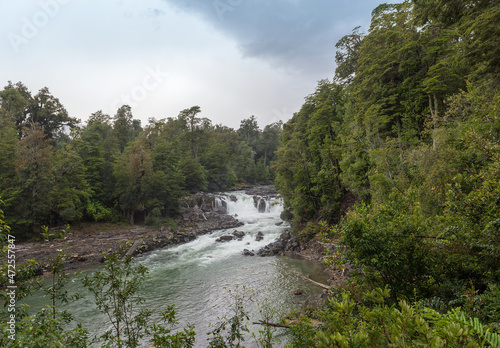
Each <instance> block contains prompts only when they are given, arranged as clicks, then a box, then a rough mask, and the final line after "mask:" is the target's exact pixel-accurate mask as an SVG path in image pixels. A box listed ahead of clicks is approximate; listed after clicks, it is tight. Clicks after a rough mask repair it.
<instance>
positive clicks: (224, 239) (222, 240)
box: [215, 235, 234, 243]
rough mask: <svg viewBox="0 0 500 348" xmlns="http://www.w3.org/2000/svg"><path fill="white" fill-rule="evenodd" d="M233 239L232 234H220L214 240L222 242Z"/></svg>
mask: <svg viewBox="0 0 500 348" xmlns="http://www.w3.org/2000/svg"><path fill="white" fill-rule="evenodd" d="M233 239H234V237H233V236H230V235H226V236H220V237H219V238H217V239H216V240H215V241H216V242H221V243H223V242H229V241H231V240H233Z"/></svg>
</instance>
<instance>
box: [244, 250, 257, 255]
mask: <svg viewBox="0 0 500 348" xmlns="http://www.w3.org/2000/svg"><path fill="white" fill-rule="evenodd" d="M243 255H245V256H255V253H254V252H253V251H250V250H248V249H243Z"/></svg>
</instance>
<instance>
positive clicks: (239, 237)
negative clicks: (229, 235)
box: [233, 230, 245, 240]
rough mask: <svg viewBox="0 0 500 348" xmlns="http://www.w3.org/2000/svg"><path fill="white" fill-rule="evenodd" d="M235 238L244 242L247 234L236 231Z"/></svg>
mask: <svg viewBox="0 0 500 348" xmlns="http://www.w3.org/2000/svg"><path fill="white" fill-rule="evenodd" d="M233 236H235V237H236V238H238V240H242V239H243V237H245V232H242V231H237V230H234V232H233Z"/></svg>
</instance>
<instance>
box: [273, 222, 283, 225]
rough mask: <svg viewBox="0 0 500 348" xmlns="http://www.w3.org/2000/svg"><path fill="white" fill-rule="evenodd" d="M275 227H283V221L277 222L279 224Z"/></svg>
mask: <svg viewBox="0 0 500 348" xmlns="http://www.w3.org/2000/svg"><path fill="white" fill-rule="evenodd" d="M275 225H276V226H281V225H283V221H280V222H277V223H275Z"/></svg>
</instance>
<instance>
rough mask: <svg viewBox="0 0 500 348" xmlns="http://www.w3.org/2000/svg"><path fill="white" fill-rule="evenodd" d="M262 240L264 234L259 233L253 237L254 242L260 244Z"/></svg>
mask: <svg viewBox="0 0 500 348" xmlns="http://www.w3.org/2000/svg"><path fill="white" fill-rule="evenodd" d="M263 239H264V234H263V233H262V232H261V231H259V232H257V235H256V236H255V240H256V241H257V242H260V241H261V240H263Z"/></svg>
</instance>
